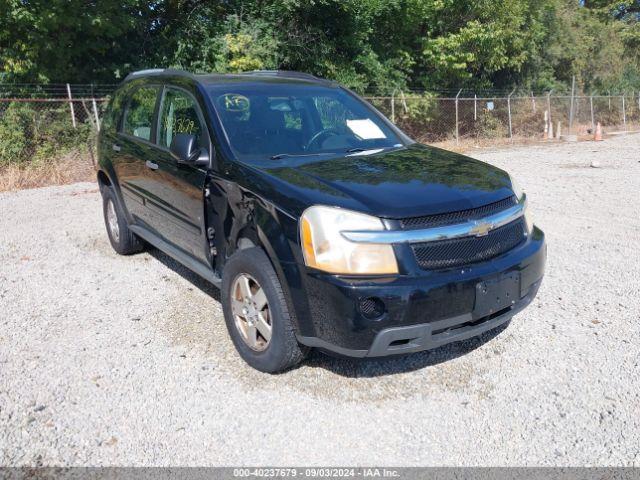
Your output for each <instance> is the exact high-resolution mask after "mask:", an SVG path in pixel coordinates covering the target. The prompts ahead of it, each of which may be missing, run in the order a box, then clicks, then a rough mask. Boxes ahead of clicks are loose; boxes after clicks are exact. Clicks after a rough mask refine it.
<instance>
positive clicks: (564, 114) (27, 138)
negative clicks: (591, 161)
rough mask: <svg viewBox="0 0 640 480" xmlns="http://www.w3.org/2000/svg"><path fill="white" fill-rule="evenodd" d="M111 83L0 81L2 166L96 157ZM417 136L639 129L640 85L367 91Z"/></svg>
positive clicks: (492, 137)
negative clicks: (566, 91)
mask: <svg viewBox="0 0 640 480" xmlns="http://www.w3.org/2000/svg"><path fill="white" fill-rule="evenodd" d="M114 87H115V86H114V85H67V84H65V85H44V86H42V85H28V84H21V85H2V84H0V167H1V166H2V165H8V164H22V163H27V162H33V161H34V159H35V160H37V159H40V158H44V157H46V156H47V155H50V156H53V155H56V154H59V153H61V152H64V151H66V150H68V149H70V148H74V147H77V148H83V149H85V151H87V153H88V154H89V155H90V156H91V157H92V159H93V155H92V154H93V149H92V148H88V149H86V147H87V146H90V145H93V144H94V140H95V137H96V133H97V131H98V130H99V127H100V118H101V114H102V109H103V108H104V105H106V99H107V95H108V94H109V93H110V92H112V91H113V89H114ZM365 98H366V99H367V100H369V101H370V102H371V103H372V104H373V105H374V106H376V107H377V108H378V109H379V110H380V111H382V113H384V114H385V115H386V116H387V117H389V118H390V119H391V120H392V121H393V122H394V123H396V124H397V125H398V126H400V128H402V129H403V130H404V131H405V132H407V134H409V135H410V136H411V137H412V138H414V139H416V140H418V141H421V142H424V143H440V142H450V143H454V144H463V143H464V142H469V141H471V142H473V143H479V142H483V141H484V143H486V144H491V143H494V142H500V141H514V142H517V141H530V140H543V139H546V140H551V139H559V138H566V137H567V136H571V137H577V138H578V139H586V138H590V137H592V136H593V135H594V133H595V131H596V127H597V125H598V124H600V125H601V126H602V128H603V129H604V131H605V132H609V133H611V132H614V131H638V130H640V93H634V94H628V95H609V96H602V95H594V96H584V95H581V96H573V97H572V96H566V95H565V96H559V95H551V94H546V95H533V94H532V95H529V96H522V95H508V96H487V95H473V96H470V95H469V94H466V95H461V94H459V95H458V96H457V97H452V96H448V97H439V96H436V95H435V94H433V93H426V92H401V91H397V92H395V93H394V95H391V96H372V95H368V96H365Z"/></svg>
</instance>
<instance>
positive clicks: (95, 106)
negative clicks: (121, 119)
mask: <svg viewBox="0 0 640 480" xmlns="http://www.w3.org/2000/svg"><path fill="white" fill-rule="evenodd" d="M91 103H92V104H93V116H94V117H96V129H97V130H98V131H100V118H99V117H98V106H97V105H96V99H95V98H92V99H91Z"/></svg>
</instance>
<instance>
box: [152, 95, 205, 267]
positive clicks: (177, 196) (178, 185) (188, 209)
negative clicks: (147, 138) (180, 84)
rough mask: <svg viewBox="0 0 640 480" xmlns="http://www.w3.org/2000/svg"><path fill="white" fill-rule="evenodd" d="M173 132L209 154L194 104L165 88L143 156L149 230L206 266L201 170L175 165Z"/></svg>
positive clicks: (203, 130) (202, 172)
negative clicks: (150, 146)
mask: <svg viewBox="0 0 640 480" xmlns="http://www.w3.org/2000/svg"><path fill="white" fill-rule="evenodd" d="M177 133H186V134H190V135H195V136H196V138H197V140H198V146H199V147H204V148H207V149H209V135H208V133H207V131H206V127H205V123H204V121H203V117H202V113H201V111H200V108H199V107H198V104H197V102H196V100H195V99H194V98H193V97H192V96H191V94H189V93H188V92H186V91H185V90H182V89H178V88H173V87H165V89H164V91H163V94H162V100H161V102H160V107H159V114H158V134H157V138H156V144H157V147H156V149H155V150H154V152H153V155H151V156H148V157H147V162H146V163H147V165H149V164H150V166H151V168H152V171H151V173H150V181H149V182H148V184H147V188H148V191H149V200H148V202H147V207H148V208H149V209H151V210H152V215H153V218H154V220H153V225H152V227H153V229H154V230H155V231H156V232H157V233H158V234H160V235H161V236H162V237H164V239H165V240H167V241H169V242H171V243H172V244H174V245H175V246H177V247H178V248H180V249H182V250H183V251H185V252H187V253H188V254H190V255H192V256H194V257H196V258H198V259H200V260H204V261H206V260H207V258H206V253H205V252H206V251H207V247H206V245H207V239H206V232H205V231H204V218H203V216H204V183H205V178H206V174H207V171H206V168H204V167H196V166H193V165H190V164H184V163H178V162H177V161H176V159H175V158H174V157H173V156H172V155H171V153H170V151H169V147H170V146H171V140H172V139H173V137H174V136H175V135H176V134H177Z"/></svg>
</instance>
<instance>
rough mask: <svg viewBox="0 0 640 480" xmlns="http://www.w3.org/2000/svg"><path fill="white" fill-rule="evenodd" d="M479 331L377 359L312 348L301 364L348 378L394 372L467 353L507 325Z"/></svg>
mask: <svg viewBox="0 0 640 480" xmlns="http://www.w3.org/2000/svg"><path fill="white" fill-rule="evenodd" d="M509 323H510V322H507V323H504V324H502V325H500V326H499V327H497V328H495V329H493V330H490V331H488V332H485V333H483V334H482V335H480V336H478V337H474V338H471V339H469V340H463V341H460V342H455V343H451V344H449V345H443V346H442V347H438V348H435V349H433V350H429V351H425V352H417V353H410V354H406V355H398V356H394V357H385V358H380V359H351V358H343V357H332V356H329V355H326V354H324V353H322V352H319V351H313V352H311V354H310V355H309V357H308V358H307V359H306V360H305V362H304V363H303V364H302V365H301V366H308V367H316V368H323V369H325V370H328V371H330V372H332V373H335V374H336V375H340V376H343V377H348V378H372V377H380V376H385V375H394V374H398V373H408V372H413V371H416V370H421V369H423V368H427V367H433V366H436V365H438V364H441V363H445V362H448V361H450V360H454V359H456V358H458V357H462V356H464V355H467V354H468V353H471V352H472V351H474V350H476V349H477V348H480V347H481V346H483V345H484V344H486V343H488V342H490V341H491V340H493V339H494V338H495V337H497V336H498V335H500V334H501V333H502V332H503V331H504V330H505V329H506V328H507V326H508V325H509Z"/></svg>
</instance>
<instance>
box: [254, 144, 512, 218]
mask: <svg viewBox="0 0 640 480" xmlns="http://www.w3.org/2000/svg"><path fill="white" fill-rule="evenodd" d="M271 162H272V163H264V164H261V165H255V164H254V165H252V166H253V167H254V168H257V169H258V170H259V171H261V172H262V174H263V175H264V176H265V178H263V179H264V180H267V182H266V183H267V184H268V185H269V187H270V188H269V190H270V192H269V194H268V196H269V197H273V196H274V195H275V196H276V197H278V200H277V204H279V205H278V206H279V207H281V208H283V209H285V210H286V211H289V212H290V213H292V214H294V215H300V214H301V213H302V211H303V210H304V209H305V208H306V207H308V206H311V205H318V204H320V205H333V206H339V207H343V208H349V209H352V210H356V211H361V212H365V213H369V214H372V215H376V216H379V217H388V218H406V217H412V216H421V215H431V214H437V213H444V212H451V211H457V210H466V209H469V208H475V207H480V206H483V205H486V204H488V203H492V202H495V201H498V200H502V199H504V198H507V197H509V196H511V195H513V192H512V189H511V181H510V178H509V175H508V174H507V173H506V172H504V171H503V170H500V169H499V168H496V167H493V166H491V165H489V164H487V163H484V162H481V161H479V160H475V159H472V158H469V157H466V156H464V155H460V154H457V153H453V152H449V151H446V150H441V149H438V148H435V147H428V146H425V145H420V144H413V145H410V146H407V147H403V148H400V149H395V150H392V151H382V152H361V153H358V154H352V155H347V156H343V157H339V158H327V157H302V158H291V159H287V160H285V161H284V162H283V161H282V160H280V161H278V162H279V163H278V165H274V164H273V161H271ZM263 186H265V185H264V184H263ZM265 193H266V192H265Z"/></svg>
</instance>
